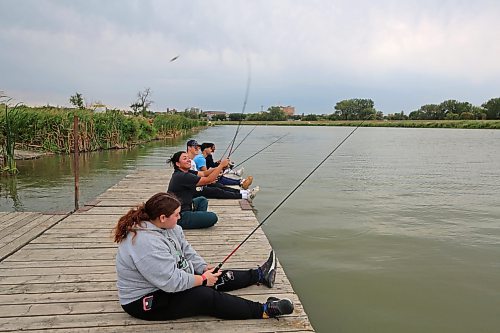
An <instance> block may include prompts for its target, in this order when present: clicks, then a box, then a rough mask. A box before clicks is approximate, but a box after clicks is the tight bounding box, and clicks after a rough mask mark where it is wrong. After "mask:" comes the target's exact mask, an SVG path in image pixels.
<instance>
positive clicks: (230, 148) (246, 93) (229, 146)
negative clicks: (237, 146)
mask: <svg viewBox="0 0 500 333" xmlns="http://www.w3.org/2000/svg"><path fill="white" fill-rule="evenodd" d="M247 69H248V76H247V87H246V90H245V99H244V101H243V108H242V110H241V117H240V120H239V121H238V126H237V127H236V132H235V133H234V137H233V139H232V140H231V141H230V143H229V145H228V147H227V148H226V150H225V151H224V154H222V157H221V159H222V158H224V155H226V152H227V150H228V149H229V154H228V155H227V158H230V157H231V154H232V153H233V146H234V142H235V141H236V137H237V136H238V133H239V131H240V127H241V122H242V121H243V114H244V113H245V109H246V107H247V101H248V95H249V94H250V82H251V79H252V76H251V67H250V58H248V57H247Z"/></svg>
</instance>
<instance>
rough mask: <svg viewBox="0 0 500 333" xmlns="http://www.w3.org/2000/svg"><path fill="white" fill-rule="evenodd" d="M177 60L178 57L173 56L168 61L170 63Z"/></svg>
mask: <svg viewBox="0 0 500 333" xmlns="http://www.w3.org/2000/svg"><path fill="white" fill-rule="evenodd" d="M177 58H179V56H178V55H177V56H175V57H173V58H172V59H170V62H172V61H175V60H177Z"/></svg>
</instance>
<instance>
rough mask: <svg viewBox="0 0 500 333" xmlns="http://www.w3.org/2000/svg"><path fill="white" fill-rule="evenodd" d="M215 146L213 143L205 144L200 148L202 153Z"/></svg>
mask: <svg viewBox="0 0 500 333" xmlns="http://www.w3.org/2000/svg"><path fill="white" fill-rule="evenodd" d="M213 146H214V144H213V143H212V142H203V143H202V144H201V146H200V149H201V151H204V150H205V149H207V148H212V147H213Z"/></svg>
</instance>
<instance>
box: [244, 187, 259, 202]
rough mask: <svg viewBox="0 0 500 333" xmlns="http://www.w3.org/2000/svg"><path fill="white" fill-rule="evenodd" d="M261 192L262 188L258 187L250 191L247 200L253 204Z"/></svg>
mask: <svg viewBox="0 0 500 333" xmlns="http://www.w3.org/2000/svg"><path fill="white" fill-rule="evenodd" d="M259 191H260V187H258V186H255V187H254V188H253V189H251V190H248V199H247V200H248V201H250V202H252V200H253V199H254V198H255V196H256V195H257V192H259Z"/></svg>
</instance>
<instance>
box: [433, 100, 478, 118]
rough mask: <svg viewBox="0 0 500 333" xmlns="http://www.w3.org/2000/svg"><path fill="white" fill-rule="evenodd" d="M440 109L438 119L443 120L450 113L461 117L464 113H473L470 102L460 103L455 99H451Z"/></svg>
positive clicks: (440, 106) (442, 104)
mask: <svg viewBox="0 0 500 333" xmlns="http://www.w3.org/2000/svg"><path fill="white" fill-rule="evenodd" d="M439 108H440V113H439V115H438V118H437V119H443V118H444V117H446V115H447V114H448V113H453V114H456V115H457V116H460V115H461V114H462V113H463V112H471V109H472V104H470V103H469V102H459V101H456V100H454V99H450V100H447V101H444V102H442V103H441V104H439ZM452 117H453V116H452ZM447 118H448V117H447Z"/></svg>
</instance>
